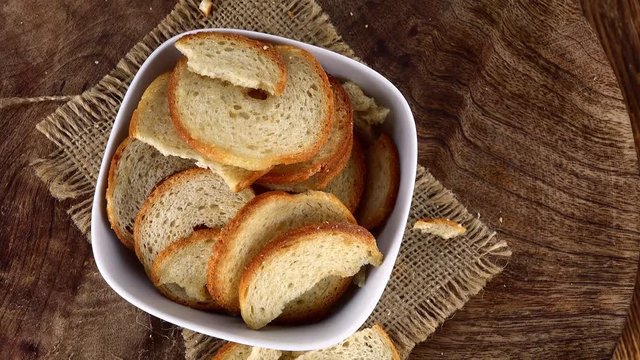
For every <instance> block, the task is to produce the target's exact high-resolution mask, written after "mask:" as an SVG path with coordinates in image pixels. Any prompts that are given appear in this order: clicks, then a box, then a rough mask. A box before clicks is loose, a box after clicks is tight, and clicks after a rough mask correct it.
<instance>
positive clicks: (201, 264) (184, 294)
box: [150, 229, 220, 309]
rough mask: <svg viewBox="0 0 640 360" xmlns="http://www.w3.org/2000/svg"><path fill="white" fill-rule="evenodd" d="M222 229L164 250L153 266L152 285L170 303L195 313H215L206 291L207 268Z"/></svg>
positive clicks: (197, 233)
mask: <svg viewBox="0 0 640 360" xmlns="http://www.w3.org/2000/svg"><path fill="white" fill-rule="evenodd" d="M219 235H220V230H219V229H201V230H195V231H194V232H193V233H192V234H191V235H189V236H187V237H186V238H184V239H180V240H177V241H174V242H173V243H171V245H169V246H168V247H167V248H165V249H164V250H162V251H161V252H160V254H158V257H156V258H155V260H154V261H153V264H152V266H151V276H150V278H151V281H152V282H153V285H154V286H155V287H156V288H157V289H158V290H160V292H161V293H162V294H163V295H165V296H166V297H168V298H169V299H171V300H173V301H175V302H177V303H180V304H183V305H187V306H190V307H193V308H196V309H216V308H217V307H216V305H215V303H214V302H213V301H212V299H211V296H210V295H209V292H208V291H207V264H208V263H209V258H210V257H211V253H212V252H213V251H215V248H216V247H217V245H218V240H219Z"/></svg>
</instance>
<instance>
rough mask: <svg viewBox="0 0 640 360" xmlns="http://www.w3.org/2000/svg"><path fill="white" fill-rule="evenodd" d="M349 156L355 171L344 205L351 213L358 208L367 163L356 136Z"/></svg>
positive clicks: (364, 182) (365, 178)
mask: <svg viewBox="0 0 640 360" xmlns="http://www.w3.org/2000/svg"><path fill="white" fill-rule="evenodd" d="M351 158H352V159H353V162H354V165H355V169H356V171H355V176H354V180H353V189H352V191H351V193H350V194H349V202H348V204H345V205H347V208H349V210H351V212H352V213H355V212H356V209H358V204H360V199H362V194H363V193H364V187H365V184H366V180H367V164H366V162H365V159H364V150H363V149H362V145H361V142H360V139H359V137H358V136H354V138H353V150H352V153H351Z"/></svg>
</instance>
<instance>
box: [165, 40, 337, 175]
mask: <svg viewBox="0 0 640 360" xmlns="http://www.w3.org/2000/svg"><path fill="white" fill-rule="evenodd" d="M277 49H278V51H280V53H281V54H282V55H283V57H284V59H285V62H286V65H287V86H286V87H285V89H284V92H283V93H282V95H280V96H260V94H256V92H255V90H251V89H247V88H242V87H238V86H234V85H231V84H230V83H228V82H223V81H220V80H217V79H211V78H208V77H203V76H200V75H198V74H195V73H193V72H191V71H189V70H188V69H187V65H186V59H185V58H182V59H180V60H179V61H178V63H177V65H176V67H175V68H174V70H173V73H172V76H171V79H170V81H169V109H170V113H171V118H172V120H173V123H174V125H175V127H176V129H177V130H178V133H179V134H180V136H181V137H182V138H183V139H184V140H185V141H186V142H187V143H188V144H189V145H190V146H191V147H192V148H194V149H196V150H197V151H198V152H200V153H201V154H203V155H204V156H205V157H206V158H208V159H211V160H214V161H216V162H220V163H223V164H226V165H233V166H237V167H241V168H244V169H249V170H264V169H267V168H269V167H272V166H274V165H278V164H291V163H296V162H302V161H306V160H308V159H310V158H312V157H313V156H315V155H316V154H317V153H318V151H320V148H321V147H322V146H323V145H324V143H325V142H326V141H327V138H328V136H329V131H330V130H331V126H332V121H333V92H332V91H331V86H330V84H329V80H328V78H327V75H326V74H325V72H324V70H323V69H322V67H321V66H320V63H318V61H317V60H316V59H315V58H314V57H313V56H312V55H311V54H309V53H308V52H306V51H304V50H301V49H298V48H296V47H292V46H277Z"/></svg>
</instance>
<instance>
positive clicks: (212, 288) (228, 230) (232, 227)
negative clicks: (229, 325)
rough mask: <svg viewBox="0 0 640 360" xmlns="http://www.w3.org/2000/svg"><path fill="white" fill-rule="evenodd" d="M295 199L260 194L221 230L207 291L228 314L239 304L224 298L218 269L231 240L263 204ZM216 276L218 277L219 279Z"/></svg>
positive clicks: (273, 193) (280, 194) (347, 216)
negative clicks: (275, 200) (278, 199)
mask: <svg viewBox="0 0 640 360" xmlns="http://www.w3.org/2000/svg"><path fill="white" fill-rule="evenodd" d="M295 197H296V195H291V194H288V193H286V192H284V191H269V192H266V193H263V194H260V195H258V196H256V197H254V198H253V199H251V200H250V201H249V202H247V203H246V204H245V205H244V206H243V207H242V208H241V209H240V210H239V211H238V212H237V213H236V215H235V216H234V217H233V219H231V220H230V221H229V222H228V223H227V225H225V226H224V227H223V228H222V230H221V232H220V240H219V243H218V251H216V252H214V253H213V254H212V256H211V259H210V260H209V266H208V275H207V289H208V290H209V294H210V295H211V297H212V298H213V299H214V300H215V301H216V302H217V303H218V304H220V306H221V307H222V308H223V309H225V310H226V311H227V312H229V313H230V314H239V313H240V307H239V304H237V303H230V302H229V301H227V299H226V298H225V295H226V294H225V289H223V288H222V286H224V284H226V283H227V279H226V278H225V277H224V276H223V274H220V273H219V271H218V268H219V266H220V265H219V264H220V262H221V261H222V259H225V258H226V257H228V256H230V255H229V253H230V251H231V249H230V246H231V241H232V239H234V238H235V236H236V234H237V232H238V231H239V230H240V227H241V225H242V224H243V223H244V221H245V219H246V218H247V217H249V216H251V214H253V213H255V212H256V211H258V210H259V209H260V208H261V207H262V204H264V203H265V202H270V201H273V199H275V198H282V199H295ZM327 200H330V201H334V200H335V201H336V204H338V203H339V204H340V206H344V204H342V202H340V200H338V199H337V198H335V197H327ZM347 210H348V209H347ZM345 219H346V220H347V221H349V222H351V223H353V224H356V220H355V218H354V217H353V215H352V214H351V213H349V212H348V211H347V212H346V213H345ZM218 275H220V278H219V276H218Z"/></svg>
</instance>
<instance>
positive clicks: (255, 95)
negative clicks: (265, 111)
mask: <svg viewBox="0 0 640 360" xmlns="http://www.w3.org/2000/svg"><path fill="white" fill-rule="evenodd" d="M247 96H248V97H250V98H252V99H256V100H266V99H267V97H268V94H267V93H266V92H265V91H264V90H260V89H249V90H248V91H247Z"/></svg>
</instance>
